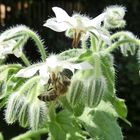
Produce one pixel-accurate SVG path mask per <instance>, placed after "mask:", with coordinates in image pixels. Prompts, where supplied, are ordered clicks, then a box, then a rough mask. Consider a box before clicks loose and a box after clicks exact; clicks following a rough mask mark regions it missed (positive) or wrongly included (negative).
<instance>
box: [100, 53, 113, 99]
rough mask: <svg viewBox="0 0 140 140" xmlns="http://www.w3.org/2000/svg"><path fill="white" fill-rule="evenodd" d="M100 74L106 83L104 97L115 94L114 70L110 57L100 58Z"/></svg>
mask: <svg viewBox="0 0 140 140" xmlns="http://www.w3.org/2000/svg"><path fill="white" fill-rule="evenodd" d="M101 59H102V60H101V66H102V73H103V75H104V77H105V78H106V81H107V92H106V94H104V96H108V95H109V94H110V95H114V94H115V85H114V83H115V70H114V66H113V58H112V56H111V55H108V56H102V57H101Z"/></svg>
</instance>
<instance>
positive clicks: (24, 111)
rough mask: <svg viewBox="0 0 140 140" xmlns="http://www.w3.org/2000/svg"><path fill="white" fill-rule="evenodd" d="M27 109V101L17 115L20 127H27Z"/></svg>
mask: <svg viewBox="0 0 140 140" xmlns="http://www.w3.org/2000/svg"><path fill="white" fill-rule="evenodd" d="M28 109H29V103H28V102H27V101H24V103H23V106H22V107H21V109H20V112H19V115H18V121H19V124H20V125H21V126H22V127H27V126H28V125H29V120H28V119H29V118H28V116H29V115H28Z"/></svg>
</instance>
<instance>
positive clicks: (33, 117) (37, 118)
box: [29, 100, 47, 130]
mask: <svg viewBox="0 0 140 140" xmlns="http://www.w3.org/2000/svg"><path fill="white" fill-rule="evenodd" d="M46 118H47V106H46V104H45V102H42V101H39V100H35V101H33V102H32V103H31V104H30V107H29V124H30V127H31V128H32V129H33V130H37V129H39V128H41V127H43V126H44V123H45V121H46Z"/></svg>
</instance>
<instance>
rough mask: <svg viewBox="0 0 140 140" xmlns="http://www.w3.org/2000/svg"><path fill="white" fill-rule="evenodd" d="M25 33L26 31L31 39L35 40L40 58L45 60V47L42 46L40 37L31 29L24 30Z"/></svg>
mask: <svg viewBox="0 0 140 140" xmlns="http://www.w3.org/2000/svg"><path fill="white" fill-rule="evenodd" d="M25 31H26V32H27V33H28V35H29V36H30V37H32V39H33V40H34V41H35V43H36V45H37V47H38V49H39V51H40V53H41V58H42V60H43V61H45V60H46V57H47V56H46V51H45V48H44V46H43V44H42V42H41V40H40V38H39V37H38V35H36V33H34V32H33V31H32V30H29V29H28V30H25Z"/></svg>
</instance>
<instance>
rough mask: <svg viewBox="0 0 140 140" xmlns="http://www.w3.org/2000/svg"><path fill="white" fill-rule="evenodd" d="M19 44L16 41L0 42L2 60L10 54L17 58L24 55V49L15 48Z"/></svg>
mask: <svg viewBox="0 0 140 140" xmlns="http://www.w3.org/2000/svg"><path fill="white" fill-rule="evenodd" d="M16 44H17V42H16V41H15V40H9V41H6V42H0V59H4V58H5V57H6V56H7V55H8V54H14V55H15V56H16V57H20V56H21V55H22V48H21V47H20V48H15V49H14V47H15V46H16Z"/></svg>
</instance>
